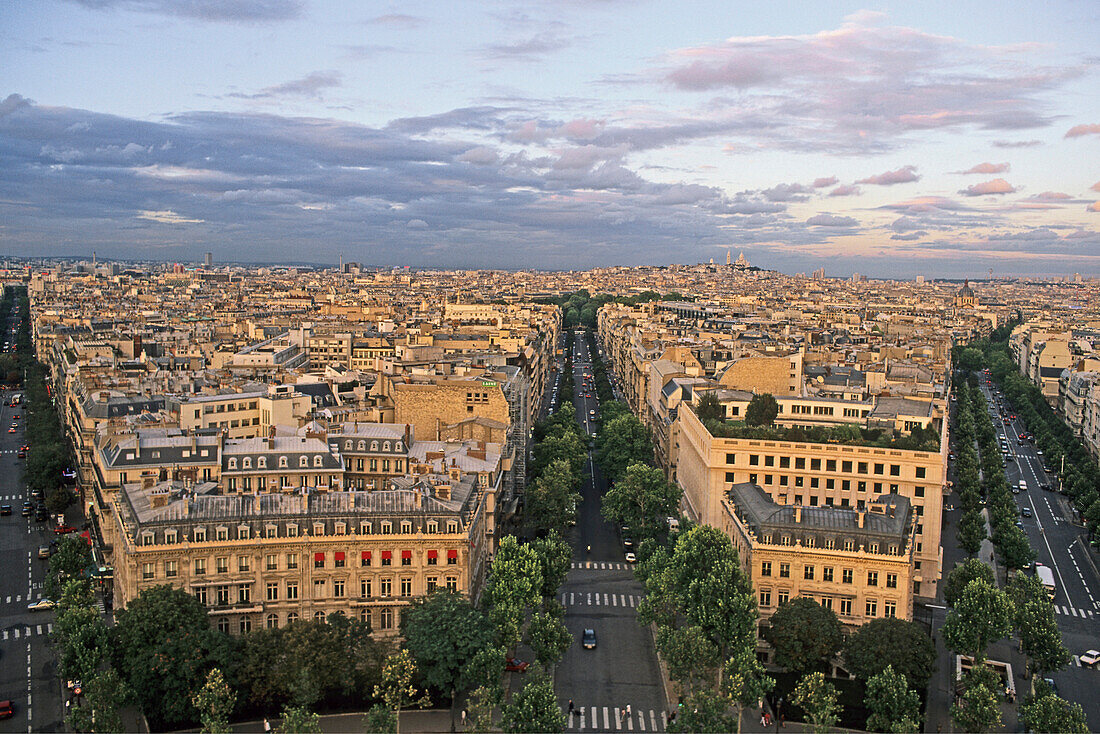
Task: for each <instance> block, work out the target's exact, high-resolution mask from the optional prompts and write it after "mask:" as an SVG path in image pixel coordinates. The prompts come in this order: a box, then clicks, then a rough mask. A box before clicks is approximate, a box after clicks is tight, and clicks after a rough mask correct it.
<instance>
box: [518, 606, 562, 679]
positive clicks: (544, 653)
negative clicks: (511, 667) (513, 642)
mask: <svg viewBox="0 0 1100 734" xmlns="http://www.w3.org/2000/svg"><path fill="white" fill-rule="evenodd" d="M572 642H573V636H572V635H571V634H569V630H567V629H566V628H565V625H564V624H562V622H561V619H560V618H559V617H558V616H557V615H555V614H552V613H550V612H536V613H535V614H534V615H532V617H531V622H530V624H529V625H528V627H527V644H529V645H530V646H531V649H532V650H533V651H534V652H535V659H536V660H538V661H539V663H541V664H542V665H544V666H547V667H549V666H551V665H554V664H555V663H557V662H558V661H559V660H561V656H562V655H564V654H565V651H566V650H568V649H569V645H570V644H572Z"/></svg>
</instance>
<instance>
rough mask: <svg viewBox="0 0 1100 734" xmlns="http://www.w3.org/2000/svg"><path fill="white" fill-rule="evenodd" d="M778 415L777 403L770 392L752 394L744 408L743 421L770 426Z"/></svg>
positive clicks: (751, 424) (754, 424) (749, 423)
mask: <svg viewBox="0 0 1100 734" xmlns="http://www.w3.org/2000/svg"><path fill="white" fill-rule="evenodd" d="M777 415H779V403H777V402H776V401H775V398H774V397H772V395H771V393H762V394H759V395H753V396H752V400H750V401H749V406H748V407H747V408H745V423H746V424H747V425H750V426H770V425H772V424H773V423H775V417H776V416H777Z"/></svg>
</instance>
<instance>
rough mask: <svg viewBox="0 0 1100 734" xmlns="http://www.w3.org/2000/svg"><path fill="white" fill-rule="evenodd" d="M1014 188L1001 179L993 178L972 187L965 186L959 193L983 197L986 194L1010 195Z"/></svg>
mask: <svg viewBox="0 0 1100 734" xmlns="http://www.w3.org/2000/svg"><path fill="white" fill-rule="evenodd" d="M1015 191H1016V188H1015V187H1014V186H1013V185H1012V184H1010V183H1009V182H1008V181H1005V180H1004V179H1003V178H995V179H993V180H992V181H984V182H982V183H979V184H974V185H973V186H967V187H966V188H965V189H961V190H960V191H959V193H960V194H962V195H963V196H985V195H986V194H1012V193H1015Z"/></svg>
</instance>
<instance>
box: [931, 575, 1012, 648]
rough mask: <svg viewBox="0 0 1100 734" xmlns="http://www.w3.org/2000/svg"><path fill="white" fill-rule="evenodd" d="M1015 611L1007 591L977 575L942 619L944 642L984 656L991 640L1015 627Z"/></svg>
mask: <svg viewBox="0 0 1100 734" xmlns="http://www.w3.org/2000/svg"><path fill="white" fill-rule="evenodd" d="M1014 612H1015V610H1014V609H1013V606H1012V601H1011V600H1010V599H1009V598H1008V595H1007V594H1005V593H1004V592H1003V591H1001V590H1000V589H995V588H993V587H992V586H990V585H989V584H988V583H986V582H985V581H984V580H982V579H975V580H973V581H971V582H970V583H969V584H967V585H966V588H965V589H963V592H962V594H961V595H960V596H959V599H958V601H957V602H956V604H955V608H954V609H952V610H951V612H950V613H949V614H948V615H947V620H946V621H945V622H944V623H943V639H944V642H945V643H946V644H947V647H948V649H950V650H953V651H954V652H957V653H960V654H963V655H970V656H971V657H973V658H974V660H975V661H981V660H984V659H985V649H986V648H987V647H988V646H989V643H991V642H993V641H994V640H999V639H1001V638H1002V637H1005V636H1006V635H1008V634H1009V633H1010V632H1011V631H1012V622H1013V616H1014Z"/></svg>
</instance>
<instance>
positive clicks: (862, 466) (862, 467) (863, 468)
mask: <svg viewBox="0 0 1100 734" xmlns="http://www.w3.org/2000/svg"><path fill="white" fill-rule="evenodd" d="M856 473H857V474H866V473H867V462H866V461H861V462H859V464H858V465H857V468H856Z"/></svg>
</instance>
